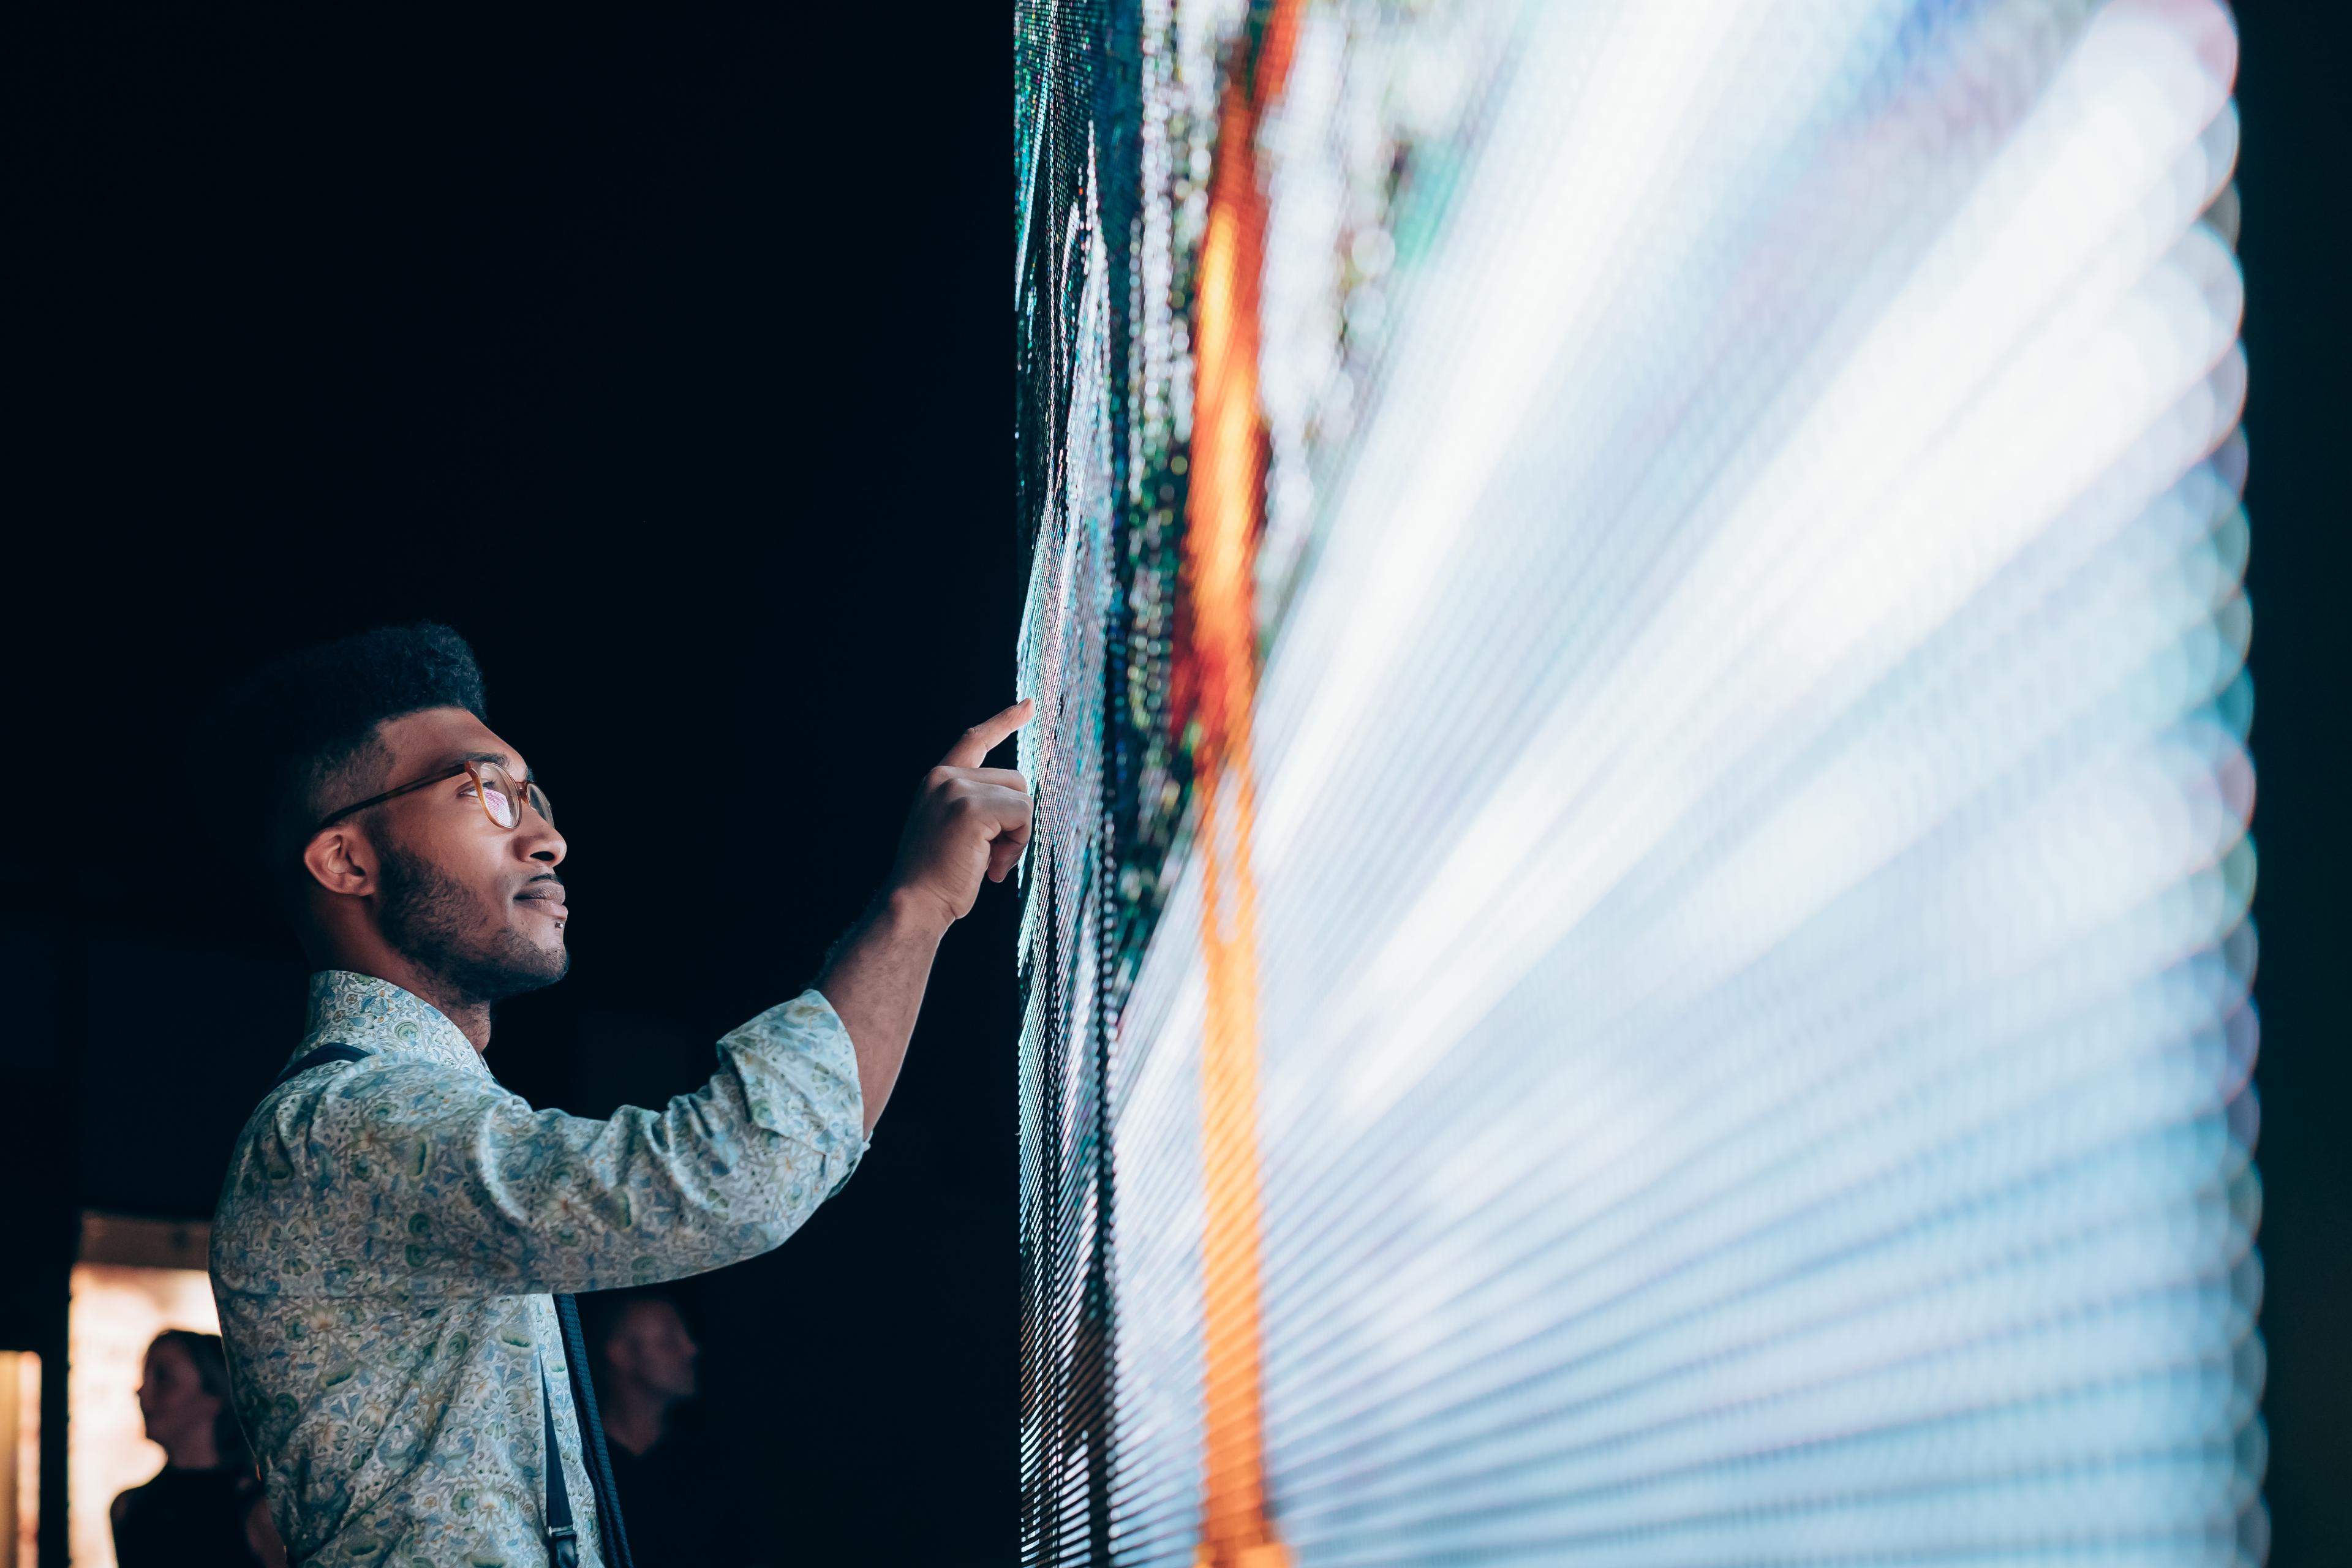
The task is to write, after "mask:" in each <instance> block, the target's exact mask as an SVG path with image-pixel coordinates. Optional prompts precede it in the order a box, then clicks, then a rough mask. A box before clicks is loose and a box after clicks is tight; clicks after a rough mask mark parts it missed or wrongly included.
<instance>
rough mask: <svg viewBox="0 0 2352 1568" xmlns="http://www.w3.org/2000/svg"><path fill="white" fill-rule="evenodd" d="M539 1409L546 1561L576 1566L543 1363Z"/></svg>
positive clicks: (575, 1540) (576, 1547) (568, 1493)
mask: <svg viewBox="0 0 2352 1568" xmlns="http://www.w3.org/2000/svg"><path fill="white" fill-rule="evenodd" d="M539 1408H540V1412H541V1415H544V1416H545V1417H546V1420H547V1560H548V1561H549V1562H550V1563H553V1564H554V1568H580V1532H579V1531H576V1530H573V1529H572V1487H571V1485H570V1483H569V1482H567V1481H565V1480H564V1479H563V1450H562V1448H561V1447H557V1446H556V1441H555V1395H554V1394H551V1393H549V1392H548V1388H547V1363H545V1362H541V1363H540V1366H539Z"/></svg>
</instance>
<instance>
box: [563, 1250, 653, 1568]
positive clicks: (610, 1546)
mask: <svg viewBox="0 0 2352 1568" xmlns="http://www.w3.org/2000/svg"><path fill="white" fill-rule="evenodd" d="M555 1321H557V1322H558V1323H559V1324H561V1325H562V1329H563V1359H564V1361H565V1362H566V1363H569V1364H570V1367H571V1372H572V1412H573V1413H574V1414H575V1415H578V1416H579V1417H580V1436H581V1438H582V1440H583V1447H585V1448H586V1450H587V1451H586V1452H585V1453H583V1455H582V1456H581V1458H584V1459H586V1460H587V1461H588V1486H589V1489H591V1490H592V1491H593V1492H594V1493H595V1494H596V1526H597V1531H598V1533H599V1534H600V1535H602V1536H603V1538H604V1553H605V1557H606V1559H607V1561H606V1563H605V1568H636V1563H635V1559H634V1558H632V1557H631V1556H630V1555H629V1532H628V1531H627V1529H626V1528H625V1527H624V1526H623V1525H622V1523H621V1495H620V1489H619V1488H618V1487H617V1486H615V1485H614V1481H613V1451H612V1450H611V1449H610V1448H607V1447H604V1413H603V1412H601V1411H599V1410H598V1409H597V1408H596V1385H595V1384H593V1383H592V1382H590V1381H589V1378H588V1343H587V1337H586V1336H585V1335H583V1334H582V1333H581V1331H580V1302H579V1300H578V1299H577V1298H576V1297H572V1296H558V1297H557V1298H556V1299H555Z"/></svg>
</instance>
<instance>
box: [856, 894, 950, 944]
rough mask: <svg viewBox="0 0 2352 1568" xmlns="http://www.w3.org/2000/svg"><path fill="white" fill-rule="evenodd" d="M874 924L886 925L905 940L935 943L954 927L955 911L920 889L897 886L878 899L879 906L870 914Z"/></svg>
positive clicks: (939, 898)
mask: <svg viewBox="0 0 2352 1568" xmlns="http://www.w3.org/2000/svg"><path fill="white" fill-rule="evenodd" d="M874 920H875V923H876V924H877V925H887V926H889V927H890V928H891V929H892V930H894V931H900V932H903V933H905V934H906V935H908V936H920V937H928V938H929V939H930V940H931V941H933V942H937V941H939V940H940V938H942V937H944V936H946V935H947V933H948V927H950V926H951V925H953V924H955V922H956V915H955V910H952V909H950V908H949V907H948V901H947V900H945V899H942V898H941V897H940V896H939V895H938V894H937V893H934V892H929V891H927V890H926V889H921V888H914V887H906V886H899V887H895V888H891V889H887V891H885V892H884V893H883V895H882V900H881V904H880V907H879V908H878V909H877V910H875V913H874Z"/></svg>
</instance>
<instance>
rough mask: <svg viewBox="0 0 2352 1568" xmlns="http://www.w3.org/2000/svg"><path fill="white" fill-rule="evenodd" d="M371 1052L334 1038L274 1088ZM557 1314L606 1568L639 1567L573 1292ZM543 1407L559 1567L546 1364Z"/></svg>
mask: <svg viewBox="0 0 2352 1568" xmlns="http://www.w3.org/2000/svg"><path fill="white" fill-rule="evenodd" d="M371 1055H373V1052H369V1051H363V1050H362V1049H360V1048H359V1047H357V1046H347V1045H345V1044H343V1043H342V1042H341V1040H330V1041H328V1042H327V1043H326V1044H325V1045H323V1046H320V1047H318V1048H317V1049H316V1050H311V1051H305V1052H303V1053H302V1055H301V1057H300V1058H299V1059H297V1060H296V1061H294V1062H292V1063H289V1065H288V1067H287V1068H286V1070H285V1071H284V1072H281V1073H279V1074H278V1082H277V1083H273V1084H271V1085H270V1086H269V1087H270V1088H271V1089H277V1088H278V1086H279V1085H281V1084H285V1083H289V1082H291V1081H292V1080H293V1079H298V1078H299V1077H301V1076H302V1075H303V1074H304V1073H306V1072H309V1071H310V1069H311V1068H318V1067H325V1066H326V1065H327V1064H328V1063H329V1062H356V1061H362V1060H364V1059H366V1058H368V1057H369V1056H371ZM555 1318H556V1321H557V1323H558V1324H559V1325H560V1326H561V1327H562V1331H563V1359H564V1360H565V1361H566V1362H567V1363H570V1366H569V1371H570V1373H571V1381H572V1410H573V1411H574V1412H575V1413H576V1414H577V1415H579V1417H580V1435H581V1437H582V1439H583V1444H582V1446H583V1449H584V1450H585V1451H584V1452H583V1454H582V1455H581V1458H583V1459H584V1460H586V1461H587V1468H588V1484H589V1486H590V1488H591V1489H593V1491H594V1492H595V1494H596V1518H597V1522H598V1524H599V1525H600V1527H601V1530H600V1533H601V1534H602V1535H603V1537H604V1543H605V1551H606V1552H607V1554H608V1556H609V1558H610V1561H609V1562H608V1563H607V1564H606V1568H635V1562H634V1560H633V1559H632V1558H631V1557H630V1555H629V1536H628V1531H626V1530H625V1528H624V1527H623V1526H622V1523H621V1499H620V1494H619V1489H617V1488H616V1487H615V1486H614V1483H613V1456H612V1450H610V1449H609V1448H607V1447H604V1416H603V1415H601V1414H600V1413H599V1412H598V1411H597V1409H596V1388H595V1385H594V1384H592V1383H590V1382H589V1381H588V1350H587V1344H586V1341H585V1337H584V1336H583V1334H582V1333H581V1331H580V1303H579V1302H578V1301H576V1300H573V1299H572V1297H570V1296H558V1297H556V1298H555ZM539 1408H540V1411H541V1414H542V1415H543V1416H544V1418H545V1423H546V1427H547V1436H546V1442H547V1448H546V1457H547V1554H548V1557H549V1559H550V1560H551V1562H552V1563H554V1564H555V1568H575V1565H576V1564H577V1563H579V1561H580V1542H579V1534H578V1531H576V1530H575V1529H574V1528H573V1526H572V1489H571V1487H570V1486H569V1485H568V1484H567V1483H566V1482H565V1480H564V1479H563V1451H562V1448H561V1447H559V1446H558V1445H557V1443H556V1440H555V1400H554V1397H553V1395H552V1394H551V1392H550V1390H549V1388H548V1384H547V1368H546V1367H545V1366H544V1365H542V1366H541V1368H540V1369H539Z"/></svg>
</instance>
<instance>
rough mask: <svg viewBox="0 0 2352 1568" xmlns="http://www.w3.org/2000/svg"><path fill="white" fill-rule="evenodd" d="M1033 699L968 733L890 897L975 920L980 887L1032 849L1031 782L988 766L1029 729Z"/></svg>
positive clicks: (930, 781) (906, 844)
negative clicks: (1017, 734)
mask: <svg viewBox="0 0 2352 1568" xmlns="http://www.w3.org/2000/svg"><path fill="white" fill-rule="evenodd" d="M1035 708H1036V704H1035V703H1034V702H1033V701H1032V700H1029V699H1027V698H1025V697H1024V698H1023V699H1022V700H1020V701H1018V702H1016V703H1014V704H1013V706H1012V707H1010V708H1007V709H1006V710H1004V711H1003V712H1002V713H999V714H998V715H996V717H994V718H993V719H985V720H982V721H981V722H979V723H977V724H974V725H973V726H972V727H971V729H969V730H966V731H964V732H963V734H962V735H961V737H959V738H958V739H957V741H956V743H955V744H954V745H952V746H950V747H949V748H948V754H947V755H946V756H945V757H944V758H942V759H941V760H940V765H939V766H938V767H935V768H933V769H932V770H931V771H930V772H929V773H927V774H926V775H924V778H923V787H922V789H921V790H920V791H919V793H918V794H917V795H916V796H915V808H914V810H913V811H912V812H910V813H909V814H908V817H907V831H906V834H905V836H904V837H901V838H900V839H899V840H898V868H897V870H896V871H894V872H893V873H892V875H891V878H890V890H891V892H893V893H894V894H905V895H907V896H908V897H909V898H912V899H914V900H917V901H919V902H920V903H922V904H924V905H925V907H927V908H928V907H931V906H932V905H933V904H934V903H935V904H936V907H937V909H938V911H939V912H940V914H942V915H943V916H944V917H945V918H946V921H949V922H952V921H960V920H961V919H963V917H964V916H966V915H968V914H970V913H971V905H972V900H975V899H977V898H978V897H980V879H982V877H986V878H987V879H989V880H990V881H992V882H1002V881H1003V880H1004V879H1005V877H1006V875H1007V874H1009V873H1010V872H1011V871H1012V869H1013V865H1014V864H1015V863H1016V862H1017V861H1018V860H1019V859H1020V858H1021V851H1022V850H1023V848H1024V847H1026V846H1027V845H1028V842H1029V781H1028V780H1027V779H1024V778H1023V777H1022V776H1021V775H1020V774H1019V773H1015V772H1014V771H1013V769H1011V768H987V767H982V766H981V764H982V763H984V762H986V761H987V760H988V753H989V752H992V751H993V750H995V749H996V747H997V746H998V745H999V744H1000V743H1001V742H1003V740H1004V739H1005V737H1006V736H1008V735H1010V734H1012V733H1013V731H1015V730H1018V729H1020V728H1021V726H1022V725H1024V724H1026V723H1027V722H1029V717H1030V715H1031V713H1032V712H1034V710H1035Z"/></svg>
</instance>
